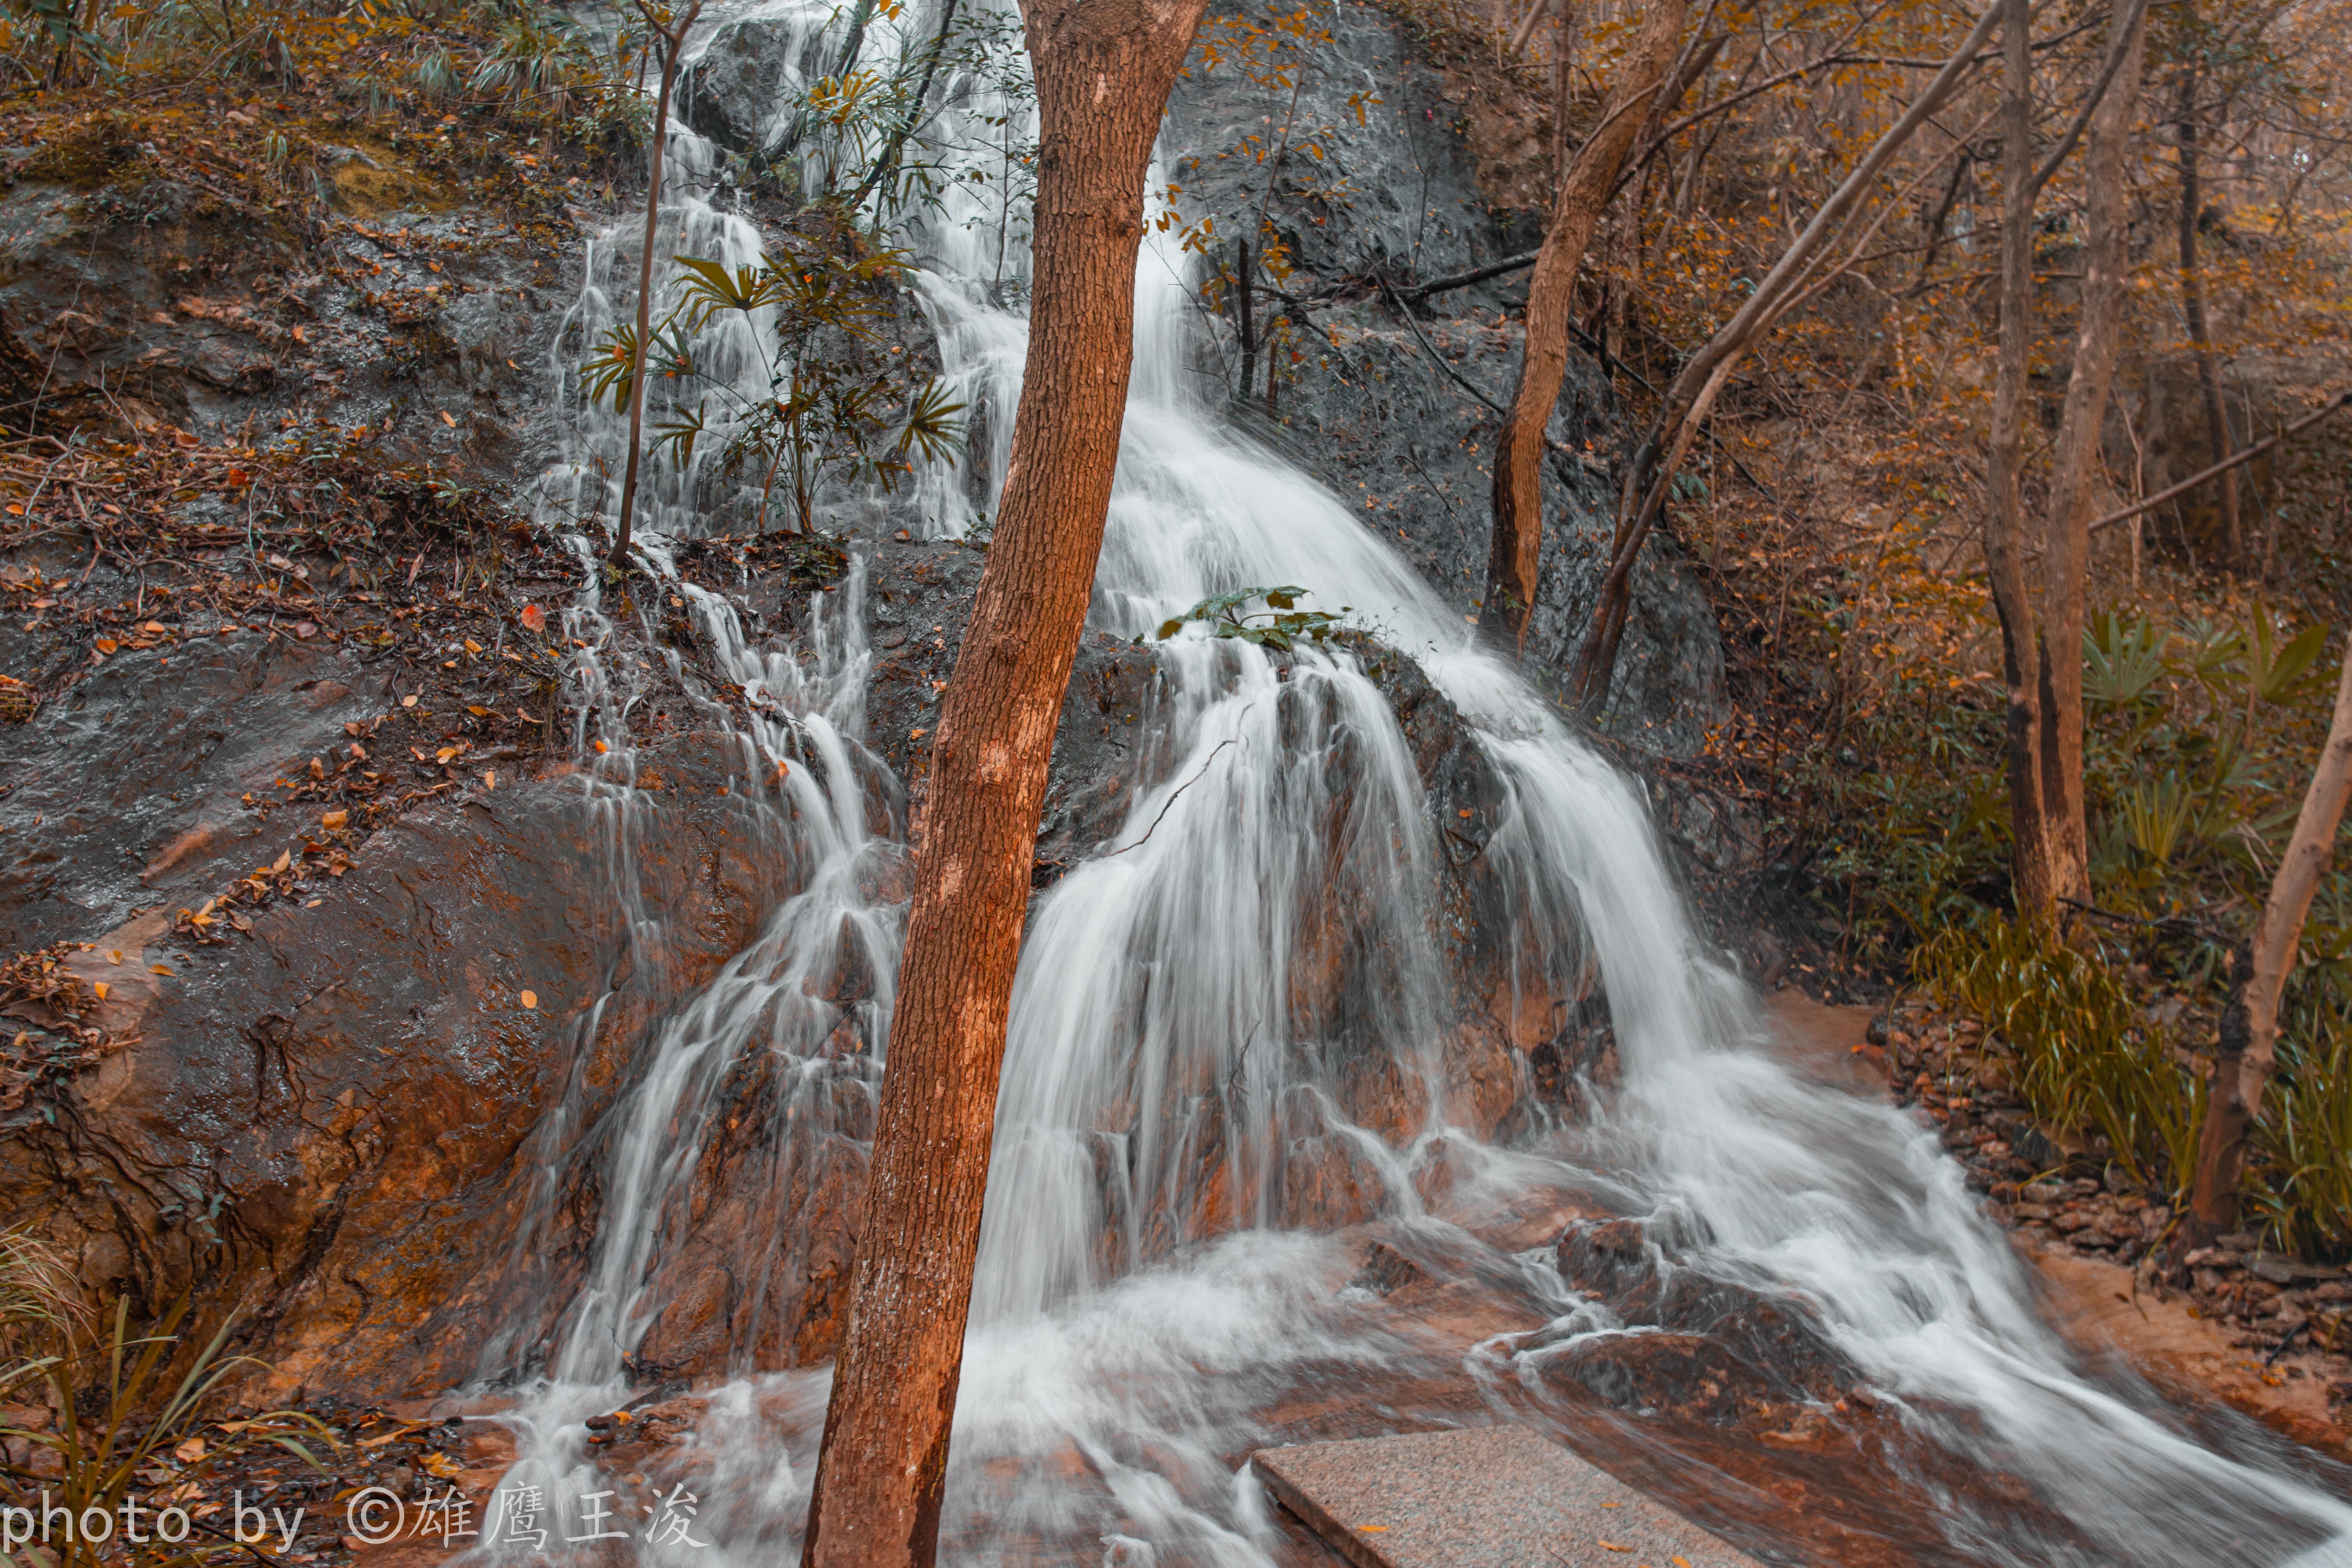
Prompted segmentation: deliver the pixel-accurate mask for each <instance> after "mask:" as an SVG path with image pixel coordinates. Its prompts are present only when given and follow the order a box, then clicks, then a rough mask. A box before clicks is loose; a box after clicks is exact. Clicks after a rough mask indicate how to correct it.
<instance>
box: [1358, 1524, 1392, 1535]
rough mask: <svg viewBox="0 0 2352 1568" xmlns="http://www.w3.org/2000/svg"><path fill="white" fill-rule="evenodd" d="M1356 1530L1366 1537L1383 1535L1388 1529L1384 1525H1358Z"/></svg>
mask: <svg viewBox="0 0 2352 1568" xmlns="http://www.w3.org/2000/svg"><path fill="white" fill-rule="evenodd" d="M1356 1528H1357V1529H1358V1530H1360V1531H1363V1532H1364V1533H1365V1534H1367V1535H1385V1534H1387V1533H1388V1528H1389V1527H1388V1526H1387V1525H1385V1524H1360V1525H1358V1526H1356Z"/></svg>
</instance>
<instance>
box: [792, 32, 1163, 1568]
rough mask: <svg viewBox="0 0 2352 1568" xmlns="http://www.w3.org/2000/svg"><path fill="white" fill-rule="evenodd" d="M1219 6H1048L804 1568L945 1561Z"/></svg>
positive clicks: (1034, 47)
mask: <svg viewBox="0 0 2352 1568" xmlns="http://www.w3.org/2000/svg"><path fill="white" fill-rule="evenodd" d="M1203 4H1204V0H1032V4H1031V5H1028V6H1027V7H1026V8H1025V11H1024V18H1023V19H1024V30H1025V33H1026V36H1027V41H1028V46H1029V55H1030V59H1031V62H1032V65H1033V68H1034V71H1035V76H1036V83H1037V104H1038V113H1039V117H1040V134H1039V139H1038V140H1039V149H1040V157H1039V164H1038V174H1037V188H1036V198H1035V215H1034V227H1033V234H1034V239H1033V241H1032V247H1033V254H1034V263H1035V266H1034V279H1035V281H1034V288H1033V290H1032V294H1031V308H1030V328H1029V355H1028V363H1027V368H1026V370H1025V372H1024V379H1023V382H1022V392H1021V402H1020V406H1019V409H1018V410H1017V412H1016V413H1015V415H1014V418H1013V455H1012V461H1011V463H1010V465H1009V466H1008V468H1007V470H1006V473H1005V479H1004V493H1003V500H1002V501H1001V503H1000V505H999V509H998V514H997V515H998V521H997V527H996V534H995V539H994V542H993V543H992V545H991V547H990V549H989V552H988V565H987V568H986V570H985V571H983V572H982V574H981V583H980V592H979V596H978V599H977V601H976V602H975V604H974V605H973V607H972V616H971V626H970V628H969V629H968V630H967V632H966V633H965V636H964V642H963V647H962V650H961V653H959V655H958V656H957V659H956V670H955V679H954V680H953V681H952V682H951V683H950V687H949V689H948V695H947V701H946V705H945V709H944V710H943V712H942V713H941V715H940V724H939V732H938V735H937V737H936V739H935V740H934V741H933V742H932V752H931V768H930V782H929V804H928V805H926V807H925V809H924V817H923V826H922V835H921V844H920V847H919V849H918V851H917V853H916V859H915V891H914V900H913V903H912V906H911V908H910V910H909V912H908V922H907V942H906V949H905V954H904V957H903V958H902V960H901V968H900V972H899V983H898V984H899V988H898V1003H897V1006H896V1009H895V1012H894V1016H893V1018H892V1021H891V1029H890V1045H889V1065H888V1067H887V1069H886V1071H885V1073H884V1076H883V1082H882V1103H881V1109H880V1112H879V1115H878V1118H877V1123H876V1127H875V1133H874V1154H873V1165H872V1170H871V1173H870V1174H869V1176H868V1179H867V1185H866V1202H865V1208H864V1218H863V1222H862V1226H861V1228H860V1230H859V1233H858V1244H857V1257H856V1263H855V1265H854V1266H853V1268H852V1273H851V1282H850V1300H849V1315H848V1323H847V1328H846V1331H845V1334H844V1337H843V1342H842V1350H841V1356H840V1359H839V1361H838V1362H837V1363H836V1364H835V1370H834V1381H833V1394H832V1400H831V1403H830V1404H829V1405H828V1406H827V1408H826V1411H825V1427H824V1446H823V1447H822V1448H821V1450H820V1451H819V1453H818V1456H817V1468H816V1484H815V1489H814V1492H813V1493H812V1495H811V1497H810V1500H809V1522H808V1533H807V1536H806V1541H805V1544H804V1546H803V1557H802V1561H803V1564H805V1565H807V1568H851V1565H853V1564H854V1565H856V1568H897V1565H901V1564H928V1563H930V1562H931V1560H932V1558H933V1556H934V1554H935V1552H936V1551H937V1547H938V1539H939V1526H940V1500H941V1495H942V1492H943V1490H944V1488H945V1485H946V1481H947V1464H948V1436H949V1428H950V1423H951V1422H952V1419H953V1416H954V1414H955V1403H956V1388H957V1384H958V1381H959V1379H960V1377H961V1372H962V1358H963V1335H964V1321H965V1316H966V1313H967V1311H968V1310H969V1309H970V1306H971V1279H972V1265H973V1260H974V1257H975V1254H976V1253H977V1251H978V1247H979V1240H980V1211H981V1200H982V1194H983V1193H984V1192H985V1190H986V1187H987V1182H988V1156H989V1141H990V1137H991V1134H992V1131H993V1128H994V1125H995V1121H996V1095H997V1079H998V1073H999V1069H1000V1068H1001V1066H1002V1064H1003V1058H1004V1035H1005V1025H1006V1019H1007V1016H1008V1014H1009V1012H1010V1008H1011V1001H1012V994H1013V967H1014V964H1015V962H1016V961H1017V960H1018V958H1019V956H1020V947H1021V932H1022V924H1023V920H1024V916H1025V914H1026V913H1027V910H1028V902H1029V888H1030V868H1031V865H1032V862H1033V859H1034V855H1035V849H1036V837H1037V813H1038V808H1039V805H1040V804H1041V802H1042V801H1043V798H1044V795H1045V768H1046V763H1047V762H1048V761H1049V760H1050V758H1051V756H1052V752H1053V746H1054V731H1055V721H1056V720H1057V719H1058V717H1059V715H1060V713H1061V709H1062V700H1063V696H1064V694H1065V692H1066V690H1067V689H1068V686H1069V679H1070V665H1071V661H1072V659H1073V658H1074V657H1075V656H1076V647H1077V639H1078V634H1079V632H1080V630H1081V629H1082V627H1083V626H1084V625H1085V620H1086V613H1087V599H1088V596H1089V595H1090V594H1091V592H1092V589H1093V585H1094V576H1095V562H1096V558H1097V555H1098V554H1099V553H1100V552H1101V548H1102V535H1103V521H1104V517H1105V514H1106V512H1107V511H1108V507H1109V503H1110V489H1111V476H1112V472H1113V470H1114V468H1116V466H1117V464H1118V441H1119V429H1120V426H1121V424H1122V422H1123V420H1124V417H1125V415H1126V409H1127V386H1128V373H1129V367H1130V363H1131V362H1132V360H1133V357H1134V347H1135V320H1134V315H1135V261H1136V252H1137V247H1138V245H1139V241H1140V240H1141V237H1142V234H1143V182H1144V174H1145V172H1146V168H1147V165H1148V163H1149V161H1150V153H1151V143H1152V140H1153V138H1154V136H1155V135H1156V134H1157V133H1158V132H1159V129H1160V112H1161V110H1162V109H1163V107H1164V106H1165V105H1166V103H1167V100H1168V92H1169V89H1170V88H1171V86H1172V85H1173V84H1174V82H1175V79H1176V72H1177V70H1178V69H1179V68H1181V65H1182V64H1183V60H1184V56H1185V53H1186V51H1187V49H1188V48H1189V47H1191V43H1192V33H1193V29H1194V28H1195V26H1198V24H1199V22H1200V17H1201V12H1202V6H1203Z"/></svg>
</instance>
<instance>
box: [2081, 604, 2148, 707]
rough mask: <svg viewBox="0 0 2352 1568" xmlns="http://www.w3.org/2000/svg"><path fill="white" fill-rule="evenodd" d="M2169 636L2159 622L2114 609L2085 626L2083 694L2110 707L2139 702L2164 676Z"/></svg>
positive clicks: (2092, 700)
mask: <svg viewBox="0 0 2352 1568" xmlns="http://www.w3.org/2000/svg"><path fill="white" fill-rule="evenodd" d="M2167 640H2168V639H2167V638H2166V637H2165V635H2164V633H2163V632H2161V631H2159V630H2158V628H2157V626H2156V623H2155V622H2153V621H2149V620H2145V619H2139V620H2132V621H2126V620H2124V619H2123V618H2122V617H2120V616H2117V615H2116V614H2115V613H2114V612H2113V611H2111V610H2105V611H2101V612H2100V613H2099V614H2098V615H2095V616H2092V617H2091V623H2090V625H2089V626H2085V627H2084V628H2083V697H2084V700H2085V701H2089V702H2095V703H2099V704H2102V705H2104V706H2106V707H2110V708H2120V707H2125V706H2127V705H2129V704H2131V703H2135V702H2138V701H2140V700H2143V699H2144V698H2146V697H2147V695H2148V693H2149V692H2150V691H2151V690H2153V689H2155V686H2156V683H2157V682H2158V681H2159V680H2161V679H2164V676H2165V667H2164V651H2165V644H2166V642H2167Z"/></svg>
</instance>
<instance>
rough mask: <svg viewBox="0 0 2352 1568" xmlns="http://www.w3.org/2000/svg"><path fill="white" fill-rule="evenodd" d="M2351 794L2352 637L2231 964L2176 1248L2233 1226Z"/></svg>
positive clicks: (2199, 1242)
mask: <svg viewBox="0 0 2352 1568" xmlns="http://www.w3.org/2000/svg"><path fill="white" fill-rule="evenodd" d="M2347 798H2352V637H2347V638H2346V640H2345V645H2344V671H2343V674H2342V675H2341V676H2340V677H2339V678H2338V679H2337V680H2336V714H2335V717H2334V718H2333V719H2332V720H2331V721H2329V723H2328V726H2327V743H2326V745H2325V746H2324V747H2322V748H2321V749H2320V752H2319V765H2318V766H2317V767H2316V768H2315V769H2313V770H2312V774H2311V787H2310V788H2309V789H2307V790H2305V792H2304V796H2303V810H2302V811H2301V812H2300V813H2299V814H2298V815H2297V816H2296V817H2295V819H2294V838H2293V839H2291V840H2289V841H2288V844H2287V847H2286V855H2285V857H2284V858H2282V859H2281V860H2280V861H2279V868H2278V875H2277V876H2276V877H2274V878H2273V879H2272V880H2271V894H2270V898H2269V899H2268V900H2265V901H2264V902H2263V918H2262V921H2261V922H2260V923H2259V924H2257V925H2256V926H2255V927H2254V940H2253V943H2252V947H2251V949H2242V950H2241V952H2240V955H2239V958H2238V960H2237V962H2235V963H2233V964H2232V965H2231V971H2232V973H2231V1005H2230V1010H2229V1011H2228V1012H2227V1013H2224V1014H2223V1015H2222V1017H2221V1041H2220V1045H2221V1050H2220V1053H2219V1057H2218V1059H2217V1060H2216V1061H2215V1063H2214V1066H2213V1086H2212V1093H2211V1094H2210V1096H2209V1097H2208V1098H2207V1100H2206V1102H2205V1125H2204V1127H2203V1128H2202V1129H2201V1130H2200V1132H2199V1135H2198V1140H2197V1180H2196V1184H2195V1186H2194V1188H2193V1189H2192V1191H2191V1194H2190V1196H2189V1216H2188V1218H2187V1220H2186V1221H2185V1222H2184V1224H2183V1226H2182V1227H2181V1249H2182V1250H2183V1251H2186V1250H2187V1249H2189V1248H2190V1247H2203V1246H2207V1245H2209V1244H2210V1242H2211V1241H2212V1239H2213V1238H2214V1237H2217V1236H2220V1235H2221V1234H2222V1233H2223V1232H2225V1231H2231V1230H2235V1229H2236V1228H2237V1227H2238V1182H2239V1178H2240V1177H2241V1176H2242V1175H2243V1173H2244V1172H2245V1168H2246V1134H2247V1131H2248V1130H2249V1129H2251V1128H2252V1126H2253V1123H2254V1119H2255V1118H2256V1117H2258V1116H2260V1115H2261V1114H2262V1110H2263V1091H2264V1090H2265V1089H2268V1088H2269V1087H2270V1081H2271V1068H2272V1066H2273V1063H2274V1062H2275V1061H2276V1059H2277V1052H2278V1013H2279V997H2280V994H2282V993H2283V992H2284V990H2285V989H2286V977H2287V976H2288V975H2289V974H2291V973H2294V963H2295V950H2296V947H2297V946H2298V944H2299V943H2300V942H2302V940H2303V921H2304V917H2305V915H2307V914H2309V913H2310V912H2311V900H2312V896H2313V895H2314V894H2315V893H2316V892H2318V890H2319V883H2320V879H2322V878H2323V877H2325V876H2326V874H2327V867H2328V863H2329V861H2330V860H2331V859H2333V858H2334V857H2335V853H2336V827H2337V826H2338V825H2339V824H2340V823H2341V822H2342V821H2343V820H2344V807H2345V804H2346V801H2347Z"/></svg>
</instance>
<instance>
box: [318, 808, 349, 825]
mask: <svg viewBox="0 0 2352 1568" xmlns="http://www.w3.org/2000/svg"><path fill="white" fill-rule="evenodd" d="M351 820H352V814H351V813H350V812H348V811H331V812H328V813H327V814H326V815H325V816H321V817H320V818H319V826H321V827H326V828H335V827H342V826H347V825H348V824H349V823H350V822H351Z"/></svg>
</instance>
